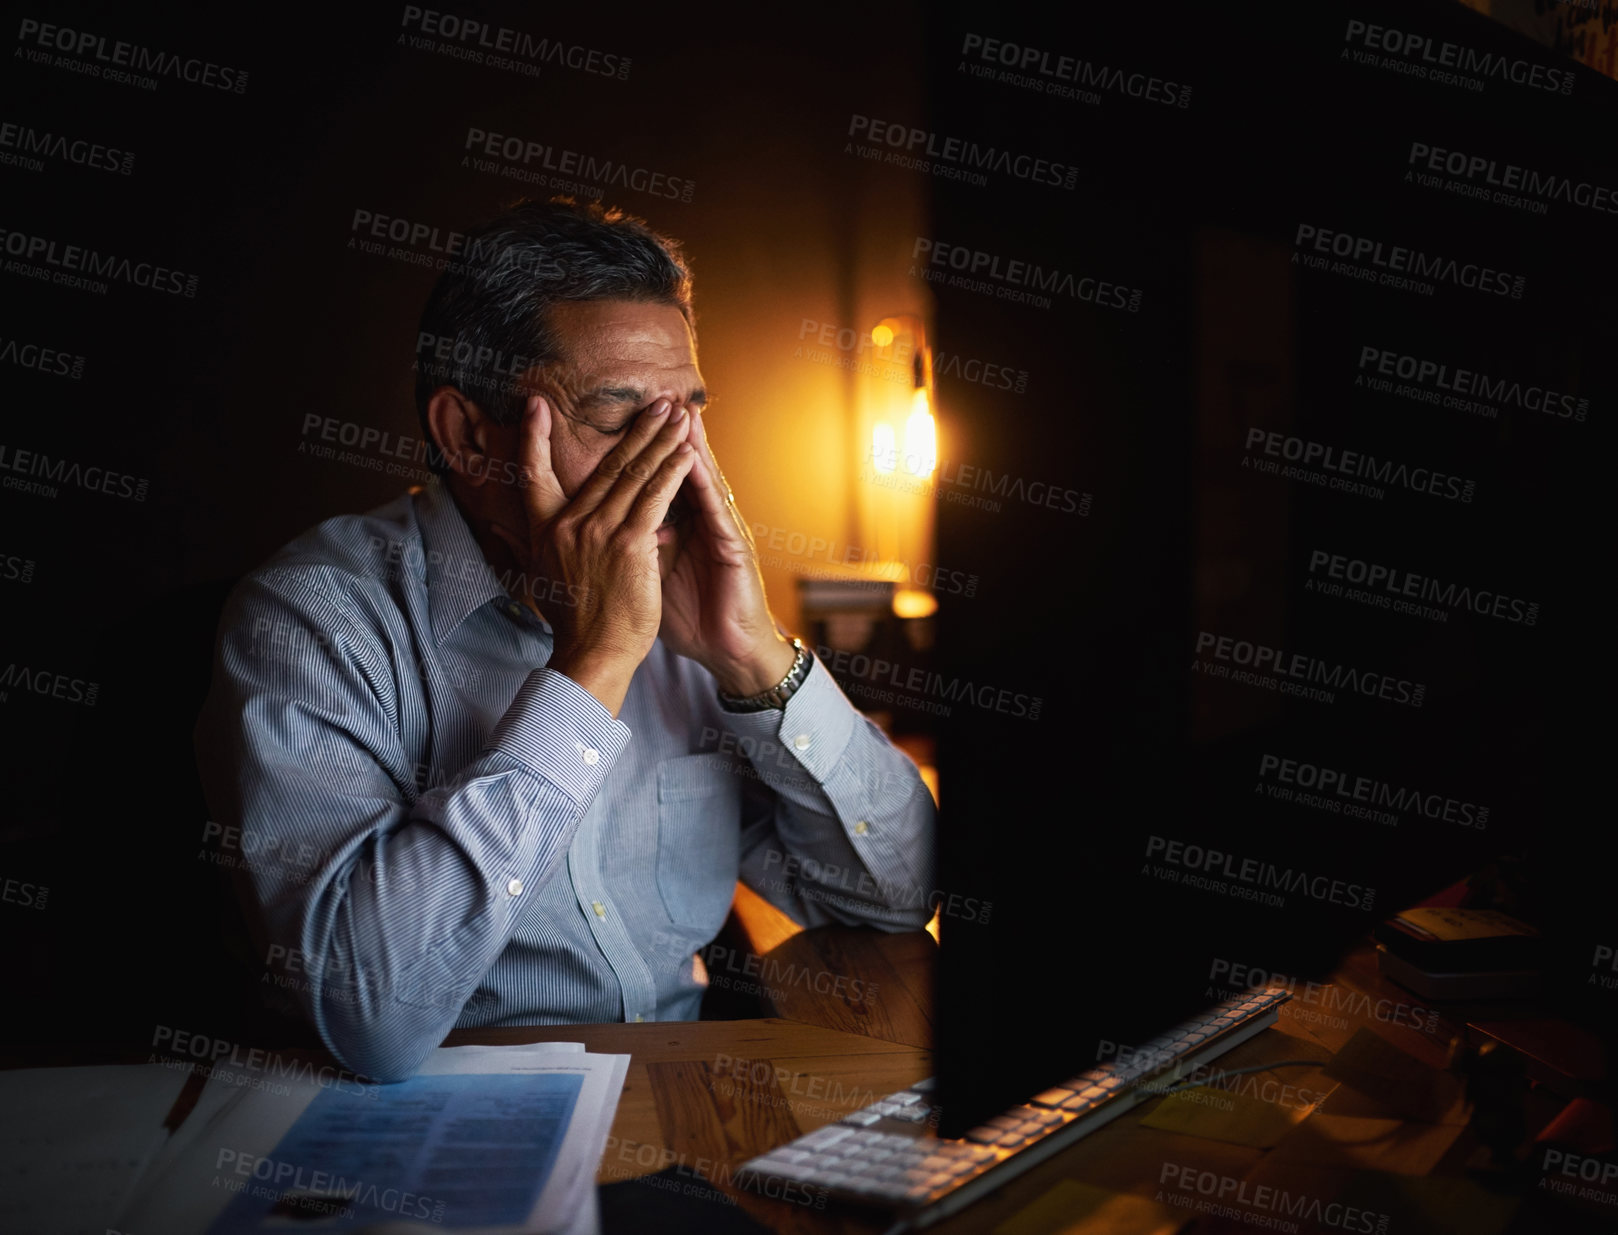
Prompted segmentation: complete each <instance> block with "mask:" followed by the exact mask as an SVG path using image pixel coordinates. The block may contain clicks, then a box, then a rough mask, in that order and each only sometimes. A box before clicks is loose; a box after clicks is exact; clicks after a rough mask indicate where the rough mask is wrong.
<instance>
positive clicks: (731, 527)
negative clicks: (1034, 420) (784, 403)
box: [658, 407, 794, 695]
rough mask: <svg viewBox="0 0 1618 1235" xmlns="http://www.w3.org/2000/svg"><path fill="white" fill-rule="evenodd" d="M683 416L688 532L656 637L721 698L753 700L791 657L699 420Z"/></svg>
mask: <svg viewBox="0 0 1618 1235" xmlns="http://www.w3.org/2000/svg"><path fill="white" fill-rule="evenodd" d="M687 410H688V411H689V413H690V415H691V435H690V437H689V438H688V439H687V440H689V441H690V443H691V444H692V445H693V446H694V447H695V448H696V463H695V465H694V466H693V467H692V468H691V472H690V474H689V475H688V476H687V477H686V487H687V494H688V496H689V498H690V501H691V506H692V513H691V515H690V518H691V521H692V526H691V527H690V529H689V530H687V531H686V534H685V536H684V537H683V538H682V539H681V541H680V542H679V543H680V551H679V554H678V555H677V556H676V557H675V559H674V563H673V565H672V566H671V567H670V569H669V573H668V577H667V578H666V579H664V580H663V623H662V629H661V630H659V632H658V634H659V637H660V638H661V639H662V640H663V642H664V643H665V644H667V645H668V646H669V647H670V648H672V649H673V650H674V651H675V652H678V653H679V654H680V655H681V656H686V657H689V658H690V659H692V660H694V661H696V662H697V663H698V664H699V665H701V666H703V668H705V669H707V670H708V672H710V673H711V674H713V675H714V678H715V680H716V681H717V682H718V683H719V689H720V690H722V691H724V692H725V693H726V694H727V695H753V694H757V693H758V692H759V691H762V690H768V689H770V687H772V686H774V685H775V684H776V683H777V682H779V681H780V680H781V679H782V678H784V677H786V675H787V671H788V670H789V669H791V668H792V661H793V657H794V652H793V649H792V645H791V643H789V642H788V641H787V640H785V639H783V638H782V637H781V634H780V631H779V630H777V628H776V624H775V619H774V618H773V617H772V616H771V615H770V607H769V603H768V602H767V601H766V600H765V598H764V576H763V575H762V574H761V573H760V571H759V565H758V548H757V546H756V545H755V544H754V543H753V533H752V531H751V530H750V529H749V528H748V526H747V524H746V522H745V521H744V520H743V519H742V517H741V514H740V513H739V512H738V511H737V509H736V502H735V499H734V497H733V495H732V493H731V490H730V486H729V485H728V484H727V483H726V482H725V476H724V473H723V472H721V471H720V470H719V464H718V462H717V461H716V460H715V459H714V455H713V449H712V447H710V446H709V445H708V432H707V426H706V425H704V424H703V422H702V413H701V411H700V410H698V409H697V408H695V407H688V408H687Z"/></svg>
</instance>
